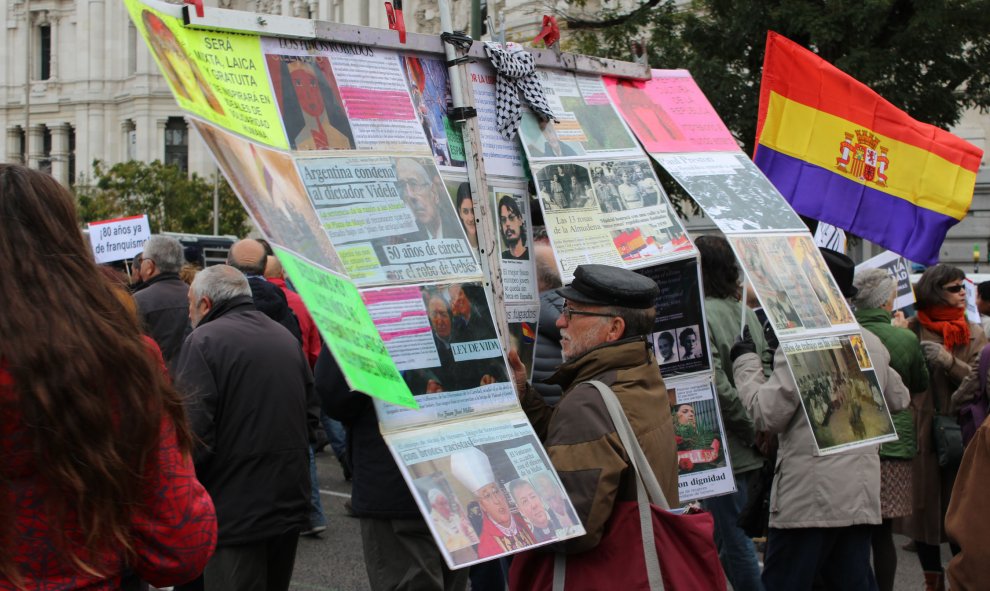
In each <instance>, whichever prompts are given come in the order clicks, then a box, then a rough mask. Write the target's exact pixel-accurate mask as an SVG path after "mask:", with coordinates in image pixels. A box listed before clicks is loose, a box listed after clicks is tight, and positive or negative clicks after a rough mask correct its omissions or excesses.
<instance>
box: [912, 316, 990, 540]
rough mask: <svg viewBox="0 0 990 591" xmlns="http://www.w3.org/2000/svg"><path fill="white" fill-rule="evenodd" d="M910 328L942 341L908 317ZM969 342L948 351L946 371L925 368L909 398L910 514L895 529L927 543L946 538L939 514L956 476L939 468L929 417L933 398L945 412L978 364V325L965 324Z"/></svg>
mask: <svg viewBox="0 0 990 591" xmlns="http://www.w3.org/2000/svg"><path fill="white" fill-rule="evenodd" d="M911 328H912V329H913V330H915V332H916V333H917V334H918V335H919V337H920V339H921V340H922V341H932V342H935V343H941V342H942V335H941V334H937V333H934V332H932V331H930V330H928V329H927V328H925V327H923V326H921V325H920V324H918V323H917V319H912V324H911ZM969 335H970V337H969V343H968V344H967V345H964V346H961V347H956V348H955V350H953V351H952V355H953V357H954V358H955V359H954V361H953V365H952V367H951V368H950V369H949V370H948V371H946V370H943V369H940V368H936V367H929V375H930V376H931V379H930V381H929V386H928V389H927V390H925V391H924V392H922V393H920V394H915V395H913V396H912V397H911V408H912V409H914V430H915V433H916V434H917V437H918V455H917V456H915V457H914V463H913V465H912V469H913V474H912V495H913V499H914V506H913V509H914V514H913V515H909V516H908V517H904V518H902V519H899V520H898V521H897V524H896V526H895V527H896V531H898V533H903V534H905V535H907V536H909V537H910V538H911V539H913V540H919V541H921V542H926V543H928V544H940V543H943V542H945V541H946V537H945V532H944V530H943V528H942V517H943V516H944V515H945V509H946V507H948V505H949V493H950V492H951V491H952V483H953V481H954V480H955V478H956V471H955V468H949V469H945V470H943V469H940V468H939V466H938V460H937V459H936V457H935V444H934V441H933V440H932V418H933V417H934V416H935V412H936V411H935V399H936V398H937V399H938V408H939V413H940V414H944V415H948V414H949V412H948V409H949V399H950V397H951V396H952V393H953V392H954V391H955V390H956V388H957V387H958V386H959V385H960V384H961V383H962V381H963V380H964V379H965V378H966V376H967V375H968V374H969V373H970V371H971V370H973V369H975V368H976V365H977V364H978V363H979V359H980V351H981V350H982V349H983V346H984V345H986V344H987V339H986V335H984V334H983V328H982V327H980V325H979V324H972V323H971V324H970V325H969Z"/></svg>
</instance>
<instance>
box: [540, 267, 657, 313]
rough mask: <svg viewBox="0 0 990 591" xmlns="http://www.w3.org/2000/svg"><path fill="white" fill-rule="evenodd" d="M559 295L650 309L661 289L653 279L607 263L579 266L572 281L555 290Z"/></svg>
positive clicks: (598, 303)
mask: <svg viewBox="0 0 990 591" xmlns="http://www.w3.org/2000/svg"><path fill="white" fill-rule="evenodd" d="M557 293H558V294H560V295H561V296H562V297H564V298H566V299H568V300H571V301H572V302H578V303H581V304H591V305H594V306H620V307H622V308H636V309H643V308H652V307H653V303H654V301H655V300H656V299H657V296H658V295H660V288H658V287H657V284H656V283H654V282H653V280H652V279H648V278H646V277H643V276H642V275H640V274H638V273H633V272H632V271H627V270H625V269H620V268H618V267H609V266H608V265H578V268H577V269H575V270H574V281H572V282H571V284H570V285H568V286H566V287H561V288H559V289H557Z"/></svg>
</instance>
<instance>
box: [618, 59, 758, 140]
mask: <svg viewBox="0 0 990 591" xmlns="http://www.w3.org/2000/svg"><path fill="white" fill-rule="evenodd" d="M605 87H606V88H608V93H609V96H610V97H611V99H612V102H613V104H615V107H616V108H617V109H618V110H619V112H620V113H621V114H622V118H623V119H624V120H625V122H626V123H627V124H628V125H629V127H630V128H631V129H632V131H633V133H635V134H636V136H637V137H638V138H639V141H641V142H642V143H643V147H644V148H646V151H647V152H649V153H650V154H660V153H668V152H735V151H737V150H739V144H738V143H737V142H736V140H735V138H733V137H732V133H730V132H729V130H728V128H727V127H725V124H724V123H722V119H721V118H719V116H718V113H716V112H715V109H714V107H712V105H711V103H709V102H708V99H707V98H705V95H704V94H702V92H701V89H700V88H698V85H697V83H695V81H694V79H693V78H691V74H690V73H688V71H687V70H653V77H652V78H651V79H650V80H645V81H644V80H628V79H619V78H611V77H607V78H605Z"/></svg>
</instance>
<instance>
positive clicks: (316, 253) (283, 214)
mask: <svg viewBox="0 0 990 591" xmlns="http://www.w3.org/2000/svg"><path fill="white" fill-rule="evenodd" d="M189 121H190V122H191V123H192V126H193V127H194V128H196V131H198V132H199V136H200V137H201V138H203V141H204V142H205V143H206V145H207V146H208V147H209V148H210V153H211V154H213V159H214V160H215V161H216V163H217V166H218V167H219V168H220V170H221V171H222V172H223V175H224V176H225V177H226V178H227V181H228V182H229V183H230V186H231V187H232V188H233V189H234V192H235V193H236V194H237V197H238V198H239V199H240V200H241V203H243V204H244V208H245V209H247V211H248V214H249V215H250V216H251V221H253V222H254V225H255V227H257V228H258V229H259V230H261V231H262V233H264V235H265V236H266V237H268V239H269V240H271V241H272V242H274V243H276V244H285V245H289V247H290V248H292V249H293V250H294V251H296V252H298V253H299V254H301V255H303V256H304V257H306V258H307V259H309V260H311V261H313V262H315V263H317V264H319V265H320V266H323V267H326V268H328V269H332V270H334V271H336V272H338V273H343V272H344V264H343V263H342V262H341V260H340V257H338V256H337V252H336V251H335V250H334V248H333V244H331V243H330V238H329V237H328V235H327V232H326V230H325V229H324V228H323V226H322V225H321V223H320V220H319V218H318V217H317V216H316V211H314V210H313V205H312V203H310V201H309V199H307V198H306V190H305V188H304V187H303V184H302V179H300V178H299V173H298V172H297V171H296V166H295V164H294V163H293V158H292V156H290V155H289V154H286V153H284V152H279V151H277V150H272V149H270V148H266V147H265V146H262V145H260V144H255V143H253V142H250V141H248V140H245V139H243V138H241V137H238V136H236V135H234V134H232V133H229V132H227V131H224V130H223V129H221V128H219V127H215V126H213V125H210V124H208V123H205V122H203V121H199V120H197V119H192V118H190V120H189Z"/></svg>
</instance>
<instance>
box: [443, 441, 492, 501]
mask: <svg viewBox="0 0 990 591" xmlns="http://www.w3.org/2000/svg"><path fill="white" fill-rule="evenodd" d="M450 471H451V472H452V473H453V474H454V477H455V478H457V480H459V481H460V482H461V484H463V485H464V487H465V488H466V489H468V490H469V491H471V492H477V491H478V490H479V489H481V488H484V487H485V486H487V485H489V484H491V483H493V482H495V474H493V473H492V464H491V462H489V461H488V456H486V455H485V453H484V452H483V451H481V450H480V449H478V448H476V447H466V448H464V449H459V450H457V451H455V452H454V453H452V454H450Z"/></svg>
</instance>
